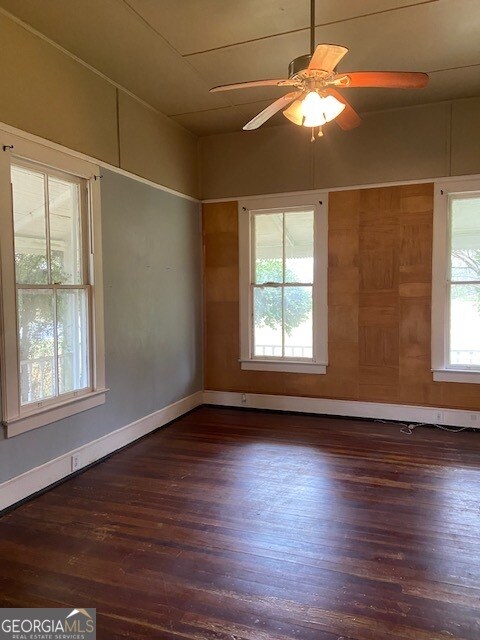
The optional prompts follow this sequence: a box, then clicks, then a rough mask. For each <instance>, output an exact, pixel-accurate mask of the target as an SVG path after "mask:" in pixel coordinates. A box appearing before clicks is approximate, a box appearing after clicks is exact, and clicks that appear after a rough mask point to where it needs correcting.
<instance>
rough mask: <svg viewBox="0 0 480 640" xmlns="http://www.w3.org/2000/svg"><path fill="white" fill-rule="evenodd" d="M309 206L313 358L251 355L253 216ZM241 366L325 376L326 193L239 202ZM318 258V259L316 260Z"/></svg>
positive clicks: (326, 359) (326, 345)
mask: <svg viewBox="0 0 480 640" xmlns="http://www.w3.org/2000/svg"><path fill="white" fill-rule="evenodd" d="M296 207H311V208H312V209H313V211H314V252H315V260H314V277H313V311H312V315H313V358H312V360H308V361H306V360H305V358H259V357H253V356H252V342H253V341H252V336H253V327H252V322H251V320H252V308H251V307H252V305H251V296H250V287H251V265H252V255H251V254H252V251H251V250H252V244H251V239H252V224H251V221H252V216H253V215H254V214H255V213H257V212H259V211H262V210H272V209H294V208H296ZM238 237H239V287H240V288H239V293H240V358H239V361H240V367H241V369H245V370H251V371H281V372H288V373H312V374H325V373H326V372H327V366H328V306H327V299H328V298H327V286H328V192H326V191H312V192H311V193H309V194H301V195H290V196H272V197H270V196H269V197H263V198H262V197H261V198H257V199H252V198H248V199H245V200H240V201H239V203H238ZM317 256H318V257H317Z"/></svg>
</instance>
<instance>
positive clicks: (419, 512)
mask: <svg viewBox="0 0 480 640" xmlns="http://www.w3.org/2000/svg"><path fill="white" fill-rule="evenodd" d="M479 451H480V433H479V432H477V433H473V432H462V433H458V434H455V435H454V434H450V433H445V432H443V431H439V430H435V429H433V428H418V429H417V430H415V431H414V432H413V434H412V435H411V436H408V435H403V434H402V433H400V430H399V427H398V426H396V425H395V426H392V425H387V424H379V423H371V422H361V421H353V420H341V419H333V418H318V417H313V416H298V415H285V414H273V413H263V412H249V411H241V410H233V409H216V408H209V407H202V408H200V409H197V410H196V411H194V412H192V413H190V414H189V415H187V416H185V417H183V418H181V419H180V420H178V421H177V422H176V423H174V424H172V425H171V426H169V427H168V428H166V429H163V430H160V431H158V432H156V433H155V434H153V435H151V436H149V437H147V438H144V439H143V440H141V441H139V442H138V443H136V444H134V445H132V446H131V447H129V448H127V449H125V450H124V451H122V452H120V453H118V454H116V455H114V456H112V457H111V458H109V459H108V460H106V461H104V462H102V463H101V464H99V465H97V466H95V467H93V468H91V469H89V470H87V471H86V472H85V473H83V474H81V475H79V476H77V477H75V478H73V479H72V480H70V481H68V482H65V483H63V484H62V485H60V486H58V487H56V488H54V489H53V490H51V491H49V492H48V493H45V494H43V495H41V496H39V497H38V498H35V499H34V500H32V501H31V502H28V503H26V504H24V505H22V506H20V507H19V508H18V509H16V510H15V511H12V512H10V513H8V514H7V515H6V516H4V517H3V518H2V519H1V520H0V604H1V605H3V606H18V607H20V606H34V607H47V606H62V607H96V608H97V620H98V632H97V637H98V638H99V639H102V640H103V639H107V640H111V639H114V638H127V637H128V638H159V639H161V640H178V639H179V638H194V639H196V640H197V639H208V640H287V639H288V640H293V639H296V640H339V639H340V638H341V639H344V640H353V639H355V640H387V639H389V640H390V639H402V640H412V639H415V640H451V639H452V638H455V639H464V640H479V638H480V622H479V614H480V456H479Z"/></svg>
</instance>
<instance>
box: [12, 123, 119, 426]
mask: <svg viewBox="0 0 480 640" xmlns="http://www.w3.org/2000/svg"><path fill="white" fill-rule="evenodd" d="M16 161H19V162H20V163H23V162H26V163H27V164H28V163H37V164H39V165H42V166H43V167H44V168H49V169H50V168H51V169H52V171H53V172H55V171H59V172H61V173H63V174H69V175H71V176H72V177H73V178H77V179H78V178H82V179H83V180H85V181H86V184H87V197H88V203H87V204H88V206H87V220H86V221H85V222H86V227H87V233H86V238H85V241H86V242H87V247H86V249H85V255H86V258H87V264H86V268H87V271H88V274H89V277H88V286H89V287H90V288H91V297H90V306H91V308H90V318H91V320H90V322H91V362H92V366H91V386H90V387H89V388H88V389H87V390H83V389H82V390H79V391H78V392H73V393H72V395H71V397H68V395H69V394H65V395H64V396H60V397H58V398H55V399H54V400H50V399H49V400H45V402H44V403H41V404H40V405H39V406H37V407H35V408H32V406H31V405H25V407H26V408H25V407H24V408H22V407H21V406H20V388H19V376H18V372H19V355H18V352H19V349H18V336H17V303H16V281H15V264H14V228H13V203H12V192H11V188H10V165H11V164H12V163H13V164H15V162H16ZM99 175H100V168H99V166H98V165H96V164H94V163H91V162H88V161H86V160H83V159H81V158H77V157H73V156H70V155H69V154H67V153H65V152H62V151H59V150H56V149H53V148H50V147H47V146H45V145H42V144H40V143H37V142H33V141H32V140H29V139H27V138H23V137H21V136H19V135H15V134H12V133H8V132H5V131H0V186H1V185H3V187H4V188H0V266H1V276H0V277H1V291H2V295H1V301H0V302H1V309H0V316H1V324H0V328H1V349H0V368H1V370H0V376H1V383H2V419H3V425H4V427H5V431H6V436H7V437H11V436H15V435H18V434H20V433H24V432H25V431H29V430H31V429H35V428H37V427H41V426H44V425H46V424H50V423H52V422H55V421H57V420H60V419H62V418H65V417H68V416H70V415H74V414H76V413H79V412H81V411H85V410H87V409H91V408H93V407H95V406H99V405H101V404H103V403H104V402H105V395H106V392H107V391H108V389H107V388H106V386H105V338H104V312H103V274H102V256H101V202H100V181H99V180H98V179H97V178H98V176H99Z"/></svg>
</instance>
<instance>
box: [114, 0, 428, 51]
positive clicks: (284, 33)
mask: <svg viewBox="0 0 480 640" xmlns="http://www.w3.org/2000/svg"><path fill="white" fill-rule="evenodd" d="M124 2H126V0H124ZM434 2H439V0H424V1H423V2H414V3H412V4H408V5H404V6H403V7H392V8H391V9H384V10H383V11H374V12H372V13H365V14H363V15H361V16H352V17H351V18H342V20H332V21H330V22H323V23H319V24H316V25H315V29H317V28H319V27H329V26H331V25H334V24H342V23H343V22H352V21H353V20H361V19H362V18H371V17H372V16H379V15H383V14H385V13H392V12H393V11H401V10H403V9H412V8H414V7H421V6H423V5H427V4H432V3H434ZM309 30H310V27H308V26H307V27H300V28H298V29H291V30H290V31H281V32H279V33H272V34H270V35H267V36H261V37H260V38H252V39H250V40H242V41H241V42H234V43H233V44H225V45H222V46H221V47H212V48H211V49H204V50H202V51H192V52H191V53H185V54H182V53H180V52H178V53H180V55H181V56H182V57H183V58H190V57H192V56H198V55H202V54H204V53H212V52H213V51H221V50H222V49H232V48H233V47H241V46H242V45H245V44H251V43H252V42H262V41H263V40H271V39H272V38H278V37H280V36H287V35H290V34H292V33H302V32H303V31H306V32H308V31H309ZM157 33H158V32H157ZM175 51H177V49H175Z"/></svg>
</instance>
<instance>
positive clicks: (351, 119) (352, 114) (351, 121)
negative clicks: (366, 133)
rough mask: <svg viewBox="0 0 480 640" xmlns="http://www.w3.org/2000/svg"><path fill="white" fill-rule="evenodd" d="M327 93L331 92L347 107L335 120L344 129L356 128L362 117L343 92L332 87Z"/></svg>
mask: <svg viewBox="0 0 480 640" xmlns="http://www.w3.org/2000/svg"><path fill="white" fill-rule="evenodd" d="M327 93H329V94H330V95H332V96H333V97H334V98H336V99H337V100H338V101H339V102H341V103H342V104H344V105H345V109H344V110H343V111H342V113H341V114H340V115H339V116H337V117H336V118H335V122H336V123H337V124H338V126H339V127H340V129H344V130H345V131H347V130H348V129H354V128H355V127H358V125H359V124H360V123H361V121H362V119H361V118H360V116H359V115H358V113H357V112H356V111H355V109H354V108H353V107H352V106H351V105H350V104H349V103H348V102H347V101H346V100H345V98H344V97H343V96H342V94H341V93H339V92H338V91H337V90H336V89H333V88H331V87H329V88H328V89H327Z"/></svg>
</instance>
